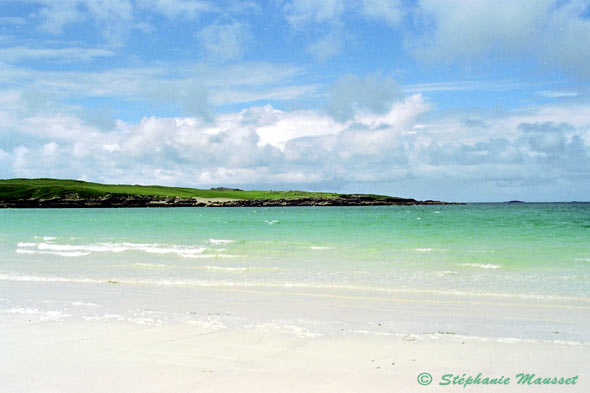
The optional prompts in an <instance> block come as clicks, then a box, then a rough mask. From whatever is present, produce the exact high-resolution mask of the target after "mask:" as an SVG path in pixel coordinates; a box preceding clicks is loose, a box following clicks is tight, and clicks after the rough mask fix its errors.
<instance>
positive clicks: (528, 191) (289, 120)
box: [0, 95, 590, 200]
mask: <svg viewBox="0 0 590 393" xmlns="http://www.w3.org/2000/svg"><path fill="white" fill-rule="evenodd" d="M589 109H590V108H588V107H587V106H585V107H582V106H579V105H578V106H546V107H543V108H539V109H535V110H530V109H529V110H523V111H514V112H506V113H503V114H499V115H498V114H496V115H493V116H492V115H480V116H479V117H477V118H475V119H477V120H478V123H479V121H480V122H482V123H483V124H485V125H486V127H479V126H476V127H473V125H472V124H467V125H466V124H465V117H464V116H463V115H444V116H443V117H440V115H439V116H438V117H437V116H434V117H432V115H430V116H429V117H426V118H424V115H428V112H429V111H430V106H429V104H428V103H427V102H426V101H424V99H423V98H422V97H421V96H420V95H413V96H409V97H405V98H404V99H402V100H398V101H394V102H393V103H391V104H390V106H389V107H388V108H387V109H386V110H385V111H384V112H382V113H373V112H370V111H361V112H358V113H356V114H355V115H354V116H353V118H351V119H349V120H347V121H342V122H338V121H335V120H334V119H332V117H330V116H328V115H327V114H323V113H322V112H320V111H312V110H298V111H282V110H278V109H276V108H274V107H272V106H270V105H265V106H255V107H250V108H248V109H245V110H242V111H239V112H232V113H226V114H223V115H219V116H217V117H214V118H212V119H211V120H210V121H209V122H207V121H203V120H202V119H199V118H195V117H184V118H166V117H146V118H144V119H142V120H141V121H139V122H137V123H125V122H121V121H115V123H114V125H113V126H111V127H110V128H109V127H107V128H100V127H98V126H95V125H91V124H89V123H88V122H86V121H83V120H81V119H79V118H77V117H75V116H71V115H70V116H65V115H48V114H47V113H40V114H38V115H36V116H33V117H27V118H12V119H10V118H6V119H5V120H4V123H5V127H3V129H2V130H0V137H1V138H2V141H3V144H2V151H0V161H2V162H3V163H6V165H3V166H2V167H1V168H0V177H20V176H28V177H32V176H35V177H38V176H54V177H70V178H72V177H73V178H85V179H89V180H96V181H105V182H131V183H149V184H153V183H162V184H169V185H187V186H200V187H210V186H213V185H220V184H221V185H236V186H240V187H243V188H253V187H264V188H273V189H281V188H300V189H301V188H302V189H324V190H328V189H331V190H335V189H340V190H342V191H346V190H349V191H353V192H354V191H357V192H358V191H373V192H374V191H376V190H381V192H386V193H389V194H397V195H404V196H410V197H417V198H442V199H453V200H503V199H528V200H547V199H549V200H551V199H561V200H564V199H584V195H588V194H587V192H588V191H589V190H588V188H589V186H587V184H589V183H590V182H588V179H590V122H589V121H588V118H587V117H586V116H580V115H579V113H580V112H581V113H587V112H588V110H589ZM0 116H2V112H0ZM547 119H552V120H547ZM9 130H12V131H9ZM15 133H16V134H15ZM14 135H21V138H20V139H15V138H13V136H14ZM23 136H27V137H26V138H24V137H23ZM4 141H6V142H4ZM9 141H12V142H9ZM443 179H444V181H443ZM482 189H485V190H486V193H485V194H482V193H481V190H482Z"/></svg>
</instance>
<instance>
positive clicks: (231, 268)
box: [198, 265, 259, 272]
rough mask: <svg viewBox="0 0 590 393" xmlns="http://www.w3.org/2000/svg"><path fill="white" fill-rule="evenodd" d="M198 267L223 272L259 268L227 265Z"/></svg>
mask: <svg viewBox="0 0 590 393" xmlns="http://www.w3.org/2000/svg"><path fill="white" fill-rule="evenodd" d="M198 269H202V270H218V271H223V272H246V271H249V270H258V269H259V268H252V267H229V266H208V265H205V266H199V267H198Z"/></svg>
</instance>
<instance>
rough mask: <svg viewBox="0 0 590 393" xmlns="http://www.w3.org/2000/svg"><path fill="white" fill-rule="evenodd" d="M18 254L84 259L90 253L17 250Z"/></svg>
mask: <svg viewBox="0 0 590 393" xmlns="http://www.w3.org/2000/svg"><path fill="white" fill-rule="evenodd" d="M16 253H17V254H45V255H57V256H60V257H82V256H85V255H89V254H90V252H80V251H61V252H60V251H36V250H27V249H25V250H22V249H17V250H16Z"/></svg>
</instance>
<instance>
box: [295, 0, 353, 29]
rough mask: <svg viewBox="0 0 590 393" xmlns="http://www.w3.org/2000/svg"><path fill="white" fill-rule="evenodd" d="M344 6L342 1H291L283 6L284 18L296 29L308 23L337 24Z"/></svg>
mask: <svg viewBox="0 0 590 393" xmlns="http://www.w3.org/2000/svg"><path fill="white" fill-rule="evenodd" d="M345 5H346V3H345V2H344V1H343V0H323V1H316V0H292V1H290V2H288V3H287V4H286V5H285V12H286V18H287V21H288V22H289V23H290V24H291V25H292V26H293V27H295V28H297V29H301V28H303V27H304V26H305V25H307V24H309V23H326V22H328V23H339V18H340V15H341V14H342V12H343V11H344V9H345Z"/></svg>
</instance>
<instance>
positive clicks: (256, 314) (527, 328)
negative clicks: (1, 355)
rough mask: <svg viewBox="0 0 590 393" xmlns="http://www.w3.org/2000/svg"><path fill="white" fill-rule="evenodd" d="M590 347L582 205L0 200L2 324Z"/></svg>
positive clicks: (587, 235)
mask: <svg viewBox="0 0 590 393" xmlns="http://www.w3.org/2000/svg"><path fill="white" fill-rule="evenodd" d="M3 317H4V318H14V317H18V318H22V319H23V320H26V321H29V322H30V323H68V322H76V323H79V322H84V321H94V322H99V323H104V324H106V325H108V324H137V325H146V326H167V325H175V324H182V325H187V326H195V327H198V328H206V329H211V330H227V329H230V330H236V331H245V330H260V331H272V332H278V333H284V334H293V335H297V336H301V337H307V338H310V339H316V338H317V339H319V338H321V337H326V336H330V337H332V336H338V335H372V336H384V337H387V336H391V337H402V338H404V339H407V340H413V339H414V338H416V337H420V336H421V335H422V336H428V337H430V338H432V339H437V338H439V337H442V336H444V337H446V338H450V339H456V340H468V339H471V340H497V341H504V342H511V341H514V342H520V341H531V342H538V343H543V342H560V343H564V344H571V345H589V343H590V204H588V203H497V204H494V203H491V204H464V205H438V206H437V205H432V206H419V205H416V206H375V207H367V206H363V207H284V208H283V207H280V208H279V207H270V208H263V207H256V208H137V209H5V210H0V319H1V318H3Z"/></svg>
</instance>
